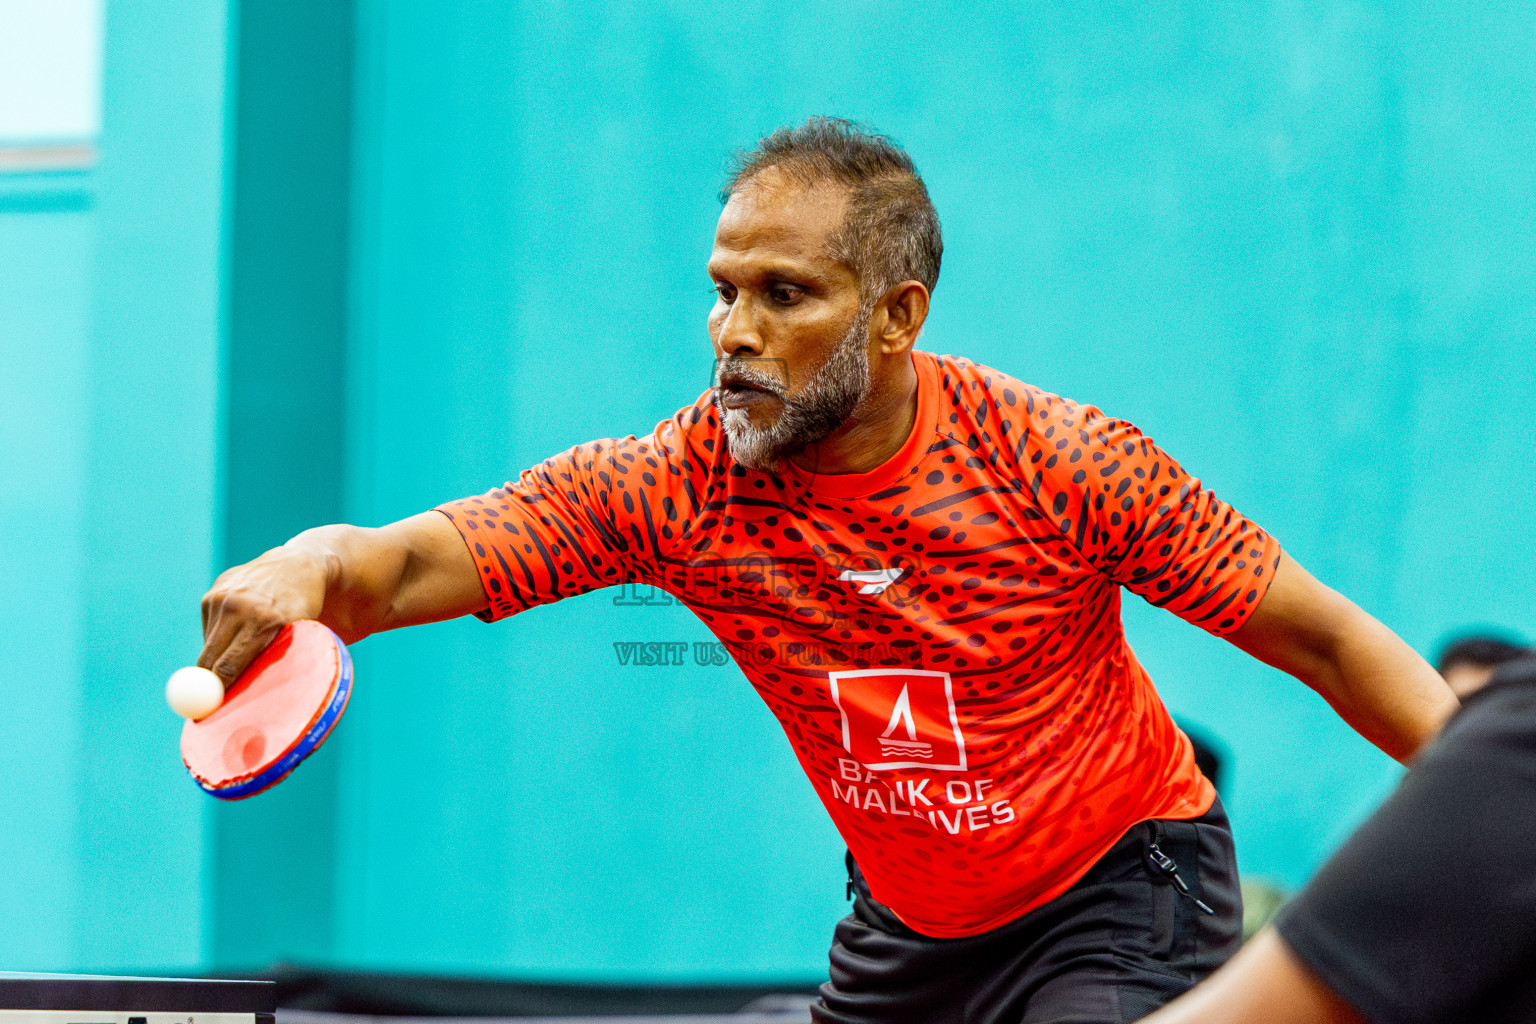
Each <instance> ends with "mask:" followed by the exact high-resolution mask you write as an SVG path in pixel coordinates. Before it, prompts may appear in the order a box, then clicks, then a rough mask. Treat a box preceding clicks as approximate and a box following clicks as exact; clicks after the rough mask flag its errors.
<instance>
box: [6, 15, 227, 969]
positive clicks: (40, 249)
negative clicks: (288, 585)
mask: <svg viewBox="0 0 1536 1024" xmlns="http://www.w3.org/2000/svg"><path fill="white" fill-rule="evenodd" d="M109 6H110V10H109V11H108V16H107V37H108V40H109V42H108V45H107V52H106V62H105V101H104V108H103V109H104V113H103V135H102V139H101V146H100V154H101V159H100V164H99V166H98V167H97V168H96V169H95V170H93V171H91V172H88V173H81V174H58V175H44V174H40V175H18V176H13V177H5V178H0V481H3V482H0V580H3V581H4V583H3V585H0V707H3V708H4V709H5V711H4V714H3V716H0V921H4V922H5V924H4V927H0V964H4V966H5V967H6V968H10V969H51V968H52V969H56V968H75V969H81V968H84V969H99V970H128V969H137V970H146V969H149V970H190V969H197V968H198V967H200V966H201V965H202V964H203V963H204V962H205V960H206V957H205V931H206V925H207V911H208V903H207V900H206V898H205V897H206V895H207V892H208V858H207V843H208V839H209V833H208V830H207V824H208V813H209V810H208V807H207V801H206V799H204V798H202V797H200V796H199V794H198V793H197V791H196V790H195V789H194V788H192V787H191V786H189V785H188V784H187V780H186V778H185V772H184V770H183V769H182V768H181V766H180V765H179V764H178V763H177V761H178V759H177V757H176V755H175V750H176V737H177V733H178V723H177V721H176V719H175V718H174V717H172V716H168V715H167V714H166V711H165V707H164V704H163V699H162V697H161V692H162V687H163V685H164V679H165V676H166V675H167V673H168V672H169V671H170V670H171V669H173V668H175V667H176V666H177V665H179V664H182V663H184V662H185V661H187V660H188V659H190V658H191V657H193V656H195V654H196V651H197V647H198V635H199V631H198V614H197V605H196V596H197V594H198V593H199V592H200V591H201V589H202V588H203V587H205V586H206V584H207V581H208V580H209V578H210V576H211V574H212V572H213V570H214V564H215V560H216V554H217V552H216V535H217V531H218V513H217V509H218V503H219V483H220V471H219V458H218V455H219V448H220V440H219V438H220V430H219V383H220V367H221V352H220V348H221V342H220V327H219V324H220V309H221V305H222V275H221V272H220V271H221V254H222V244H223V243H222V234H221V222H222V205H221V204H222V196H223V193H224V188H223V184H224V182H223V177H224V145H225V135H224V130H223V128H224V99H225V90H224V76H225V28H226V26H225V15H224V5H223V4H222V3H218V2H206V0H197V2H191V0H169V2H157V3H153V4H147V3H126V2H125V3H113V4H111V5H109Z"/></svg>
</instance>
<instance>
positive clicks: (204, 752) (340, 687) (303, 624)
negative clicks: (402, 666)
mask: <svg viewBox="0 0 1536 1024" xmlns="http://www.w3.org/2000/svg"><path fill="white" fill-rule="evenodd" d="M351 694H352V657H351V655H349V654H348V653H347V646H346V644H344V643H342V642H341V638H340V637H338V636H337V635H336V634H335V633H333V632H331V631H330V630H329V629H327V628H326V627H325V626H323V625H321V624H320V623H318V622H315V621H313V620H311V619H302V620H300V621H298V622H293V623H290V624H288V625H286V626H284V627H283V628H282V629H281V630H280V631H279V632H278V634H277V636H276V637H274V638H273V640H272V642H271V643H270V644H268V645H267V649H266V650H265V651H262V652H261V654H260V655H258V656H257V658H256V660H255V661H253V662H251V664H250V667H249V668H247V669H246V670H245V671H244V672H242V673H241V674H240V678H239V679H236V680H235V682H234V683H233V684H232V685H231V686H230V687H229V689H228V690H226V691H225V693H224V702H223V703H222V704H220V705H219V707H218V710H216V711H214V712H213V713H212V714H211V715H209V716H208V717H207V718H204V719H201V720H200V721H196V722H193V721H188V722H187V723H186V724H185V725H183V726H182V727H181V760H182V762H183V763H184V764H185V765H186V766H187V771H189V772H191V773H192V778H193V779H195V780H196V781H197V784H198V785H199V786H201V787H202V789H203V791H204V792H206V793H209V794H211V795H213V796H216V797H218V798H219V799H220V800H243V799H245V798H246V797H249V796H255V795H256V794H257V793H260V792H261V791H262V790H265V789H269V788H271V787H272V786H275V785H277V783H279V782H281V781H282V780H283V779H285V778H287V777H288V773H289V772H291V771H293V770H294V769H295V768H297V767H298V765H299V762H300V761H302V760H304V759H305V758H306V757H308V756H309V755H310V754H313V753H314V752H315V751H316V750H318V749H319V748H320V744H322V743H324V742H325V739H326V737H327V736H329V735H330V734H331V730H332V729H333V728H335V726H336V723H337V722H338V721H339V720H340V719H341V713H342V712H343V711H345V710H346V707H347V698H348V697H350V696H351Z"/></svg>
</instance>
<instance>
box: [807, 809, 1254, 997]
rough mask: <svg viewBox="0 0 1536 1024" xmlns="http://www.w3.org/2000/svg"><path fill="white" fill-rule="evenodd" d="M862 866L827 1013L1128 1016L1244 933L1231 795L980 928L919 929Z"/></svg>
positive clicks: (1150, 828) (1224, 953) (1209, 966)
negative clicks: (1227, 802)
mask: <svg viewBox="0 0 1536 1024" xmlns="http://www.w3.org/2000/svg"><path fill="white" fill-rule="evenodd" d="M1154 843H1155V844H1156V848H1157V849H1156V851H1154V850H1153V848H1152V847H1153V844H1154ZM1157 851H1160V852H1161V853H1162V854H1164V855H1165V856H1166V857H1167V858H1170V859H1171V860H1172V862H1173V864H1174V873H1176V874H1177V875H1178V878H1179V879H1180V880H1181V881H1182V882H1183V883H1184V884H1185V886H1186V887H1187V888H1188V892H1187V893H1185V892H1181V891H1180V890H1179V887H1178V885H1177V883H1176V882H1175V881H1174V879H1173V878H1172V877H1171V873H1170V871H1169V870H1168V867H1167V864H1166V862H1164V863H1163V866H1162V867H1161V868H1160V867H1159V866H1158V865H1159V858H1158V857H1157V855H1156V854H1157ZM848 865H849V876H850V883H851V886H852V889H853V894H854V899H853V913H851V914H849V915H848V916H847V917H845V918H843V920H842V921H840V922H838V925H837V930H836V932H835V933H834V935H833V939H832V953H831V960H832V971H831V979H832V980H831V981H829V982H828V983H827V984H825V985H823V986H822V987H821V998H820V999H819V1000H818V1001H817V1002H816V1004H815V1005H814V1006H812V1007H811V1019H812V1020H813V1021H816V1022H818V1024H1046V1022H1057V1024H1068V1022H1071V1024H1126V1022H1129V1021H1134V1020H1139V1019H1140V1018H1142V1017H1144V1016H1146V1015H1147V1014H1149V1013H1151V1012H1152V1011H1153V1010H1155V1009H1157V1008H1158V1007H1159V1006H1162V1005H1163V1004H1164V1003H1166V1002H1168V1001H1169V1000H1171V999H1173V998H1174V997H1175V996H1177V995H1179V993H1181V992H1183V991H1185V990H1186V989H1188V988H1189V987H1190V986H1192V985H1194V984H1195V982H1197V981H1199V980H1201V979H1202V978H1204V977H1205V976H1206V975H1208V974H1210V973H1211V972H1212V971H1214V970H1215V969H1216V968H1217V967H1219V966H1220V965H1221V964H1222V963H1223V962H1225V961H1226V959H1227V958H1228V957H1230V956H1231V955H1232V954H1233V953H1234V952H1236V950H1237V947H1238V945H1239V944H1240V943H1241V941H1242V924H1243V905H1242V894H1241V892H1240V890H1239V888H1238V878H1237V860H1236V857H1235V855H1234V853H1233V848H1232V830H1231V828H1230V826H1229V825H1228V823H1227V815H1226V812H1225V811H1224V810H1223V809H1222V806H1221V801H1220V800H1218V801H1217V802H1216V803H1215V804H1214V805H1213V806H1212V807H1211V809H1210V811H1208V812H1207V813H1206V814H1204V815H1203V816H1201V817H1199V818H1194V819H1192V820H1189V821H1152V822H1142V823H1141V824H1139V825H1137V826H1136V827H1134V828H1132V829H1131V830H1130V831H1129V832H1127V833H1126V834H1125V835H1124V836H1122V837H1121V839H1120V840H1119V842H1117V843H1116V844H1115V845H1114V847H1112V848H1111V849H1110V851H1109V852H1108V853H1106V854H1105V855H1104V856H1103V857H1101V858H1100V859H1099V861H1098V862H1097V863H1096V864H1094V866H1093V867H1092V868H1090V869H1089V871H1088V873H1087V874H1086V875H1084V876H1083V877H1082V879H1080V880H1079V881H1078V882H1077V884H1075V885H1073V886H1072V888H1070V889H1068V890H1067V891H1066V892H1064V893H1062V894H1061V895H1060V896H1058V897H1056V899H1054V900H1052V901H1051V902H1050V903H1047V904H1046V905H1045V906H1043V907H1038V908H1036V909H1035V910H1032V911H1030V912H1029V913H1027V914H1025V915H1024V916H1023V917H1021V918H1019V919H1018V920H1016V921H1011V922H1009V923H1008V924H1005V925H1003V926H1002V927H1001V928H997V929H995V930H993V931H990V932H986V933H984V934H981V935H976V936H972V937H970V938H964V939H934V938H929V937H928V936H926V935H920V934H918V933H917V932H915V931H913V930H912V929H911V928H908V927H907V926H906V925H904V924H902V923H901V921H900V920H899V919H897V917H896V915H895V914H894V913H892V912H891V910H890V909H889V908H888V907H886V906H884V905H882V904H880V903H877V902H875V900H874V899H873V898H872V897H871V896H870V895H869V888H868V887H867V886H866V885H865V883H864V877H863V875H862V874H861V873H860V872H859V870H858V865H856V864H854V863H853V859H852V857H851V856H850V857H849V860H848ZM1197 901H1198V902H1197ZM1201 904H1203V905H1204V906H1203V907H1202V906H1201ZM1205 908H1209V910H1210V911H1211V912H1210V913H1207V912H1206V909H1205Z"/></svg>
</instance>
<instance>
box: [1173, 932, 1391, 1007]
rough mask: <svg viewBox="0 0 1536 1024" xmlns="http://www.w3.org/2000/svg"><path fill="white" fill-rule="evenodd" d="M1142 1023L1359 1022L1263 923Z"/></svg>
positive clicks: (1278, 936) (1346, 1005) (1341, 1001)
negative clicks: (1212, 971)
mask: <svg viewBox="0 0 1536 1024" xmlns="http://www.w3.org/2000/svg"><path fill="white" fill-rule="evenodd" d="M1142 1024H1365V1018H1363V1017H1361V1016H1360V1015H1359V1014H1358V1013H1356V1012H1355V1010H1354V1008H1353V1007H1351V1006H1350V1005H1349V1004H1348V1003H1346V1002H1345V1001H1344V1000H1342V999H1340V998H1339V997H1338V996H1337V995H1336V994H1335V993H1334V992H1333V990H1332V989H1330V988H1328V986H1327V985H1324V984H1323V983H1322V982H1321V981H1319V980H1318V979H1317V977H1316V976H1315V975H1313V974H1312V972H1311V971H1309V970H1307V968H1306V966H1305V965H1304V964H1303V963H1302V962H1301V961H1300V960H1298V959H1296V956H1295V954H1293V953H1292V952H1291V951H1290V949H1288V948H1287V947H1286V945H1285V940H1284V939H1282V938H1281V937H1280V935H1279V934H1278V933H1277V932H1276V931H1275V930H1274V929H1273V928H1267V929H1265V930H1264V931H1262V932H1260V933H1259V934H1258V935H1256V936H1254V938H1253V940H1252V941H1251V942H1249V943H1248V944H1247V945H1245V946H1244V947H1243V948H1242V949H1240V950H1239V951H1238V953H1237V955H1236V956H1235V957H1233V958H1232V959H1231V961H1229V962H1228V963H1227V964H1226V965H1225V966H1224V967H1222V968H1221V970H1219V971H1217V972H1216V973H1215V974H1213V975H1211V976H1210V978H1208V979H1207V980H1205V981H1204V982H1201V983H1200V984H1199V985H1196V986H1195V987H1194V988H1193V989H1191V990H1190V991H1189V992H1186V993H1185V994H1184V995H1182V996H1180V997H1179V998H1178V999H1176V1000H1174V1001H1173V1002H1172V1003H1170V1004H1168V1005H1167V1006H1165V1007H1163V1008H1162V1009H1161V1010H1159V1011H1157V1012H1156V1013H1154V1014H1152V1016H1150V1017H1146V1018H1144V1019H1143V1021H1142Z"/></svg>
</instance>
